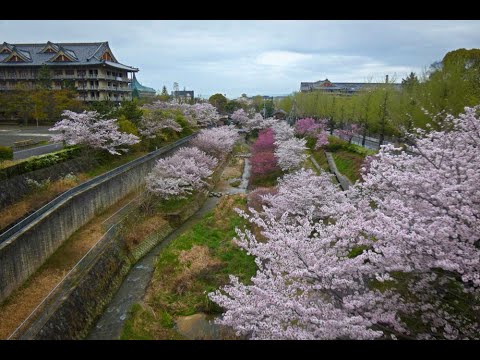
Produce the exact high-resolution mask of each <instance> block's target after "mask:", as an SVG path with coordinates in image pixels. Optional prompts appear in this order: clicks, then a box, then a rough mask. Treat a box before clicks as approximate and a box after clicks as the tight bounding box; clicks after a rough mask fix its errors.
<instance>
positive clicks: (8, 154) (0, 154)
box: [0, 146, 13, 161]
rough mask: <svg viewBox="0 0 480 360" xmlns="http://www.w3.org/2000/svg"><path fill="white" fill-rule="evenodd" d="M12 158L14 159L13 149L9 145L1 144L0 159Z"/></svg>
mask: <svg viewBox="0 0 480 360" xmlns="http://www.w3.org/2000/svg"><path fill="white" fill-rule="evenodd" d="M12 159H13V149H12V148H11V147H7V146H0V161H2V160H12Z"/></svg>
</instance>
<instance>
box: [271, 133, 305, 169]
mask: <svg viewBox="0 0 480 360" xmlns="http://www.w3.org/2000/svg"><path fill="white" fill-rule="evenodd" d="M306 143H307V142H306V140H305V139H297V138H292V139H289V140H285V141H278V140H277V141H275V145H276V147H277V148H276V150H275V157H276V158H277V159H278V165H279V166H280V168H281V169H282V170H284V171H287V170H292V169H297V168H299V167H300V165H301V164H302V163H303V162H304V161H305V160H306V159H307V155H306V154H305V150H307V147H306V146H305V145H306Z"/></svg>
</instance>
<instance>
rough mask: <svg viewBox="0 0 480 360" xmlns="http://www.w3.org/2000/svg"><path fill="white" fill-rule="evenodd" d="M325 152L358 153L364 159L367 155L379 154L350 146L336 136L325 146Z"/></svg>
mask: <svg viewBox="0 0 480 360" xmlns="http://www.w3.org/2000/svg"><path fill="white" fill-rule="evenodd" d="M325 150H327V151H329V152H336V151H340V150H345V151H349V152H352V153H356V154H358V155H361V156H363V157H366V156H367V155H375V154H376V153H377V152H376V151H375V150H370V149H367V148H364V147H363V146H359V145H355V144H349V143H348V142H347V141H345V140H342V139H339V138H337V137H335V136H329V137H328V145H326V146H325Z"/></svg>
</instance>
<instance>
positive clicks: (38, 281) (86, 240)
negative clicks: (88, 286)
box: [0, 193, 138, 339]
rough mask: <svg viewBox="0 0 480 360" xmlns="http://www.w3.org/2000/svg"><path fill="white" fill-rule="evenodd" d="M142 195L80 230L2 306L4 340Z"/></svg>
mask: <svg viewBox="0 0 480 360" xmlns="http://www.w3.org/2000/svg"><path fill="white" fill-rule="evenodd" d="M137 196H138V193H131V194H129V195H127V196H126V197H125V198H123V199H122V200H120V201H119V202H117V203H116V204H115V205H113V206H112V207H110V208H109V209H107V210H106V211H104V212H103V213H102V214H100V215H99V216H97V217H95V218H94V219H93V220H91V221H90V222H89V223H87V224H86V225H85V226H83V227H82V228H80V229H79V230H78V231H76V232H75V233H74V234H73V235H72V236H71V237H70V238H69V239H67V240H66V241H65V243H64V244H63V245H62V246H61V247H60V248H59V249H58V250H57V251H56V252H55V253H54V254H53V255H52V256H51V257H50V258H49V259H48V260H47V261H46V262H45V264H43V265H42V267H41V268H40V269H39V270H38V271H37V272H36V273H35V274H33V275H32V276H31V277H30V279H28V280H27V282H26V283H25V284H24V285H23V286H22V287H20V288H19V289H18V290H16V291H15V292H14V293H13V294H12V295H11V296H10V297H9V298H8V299H7V300H5V302H4V303H3V304H1V305H0V339H6V338H8V336H10V334H12V333H13V331H15V329H16V328H17V327H18V326H19V325H20V324H21V323H22V322H23V321H24V320H25V319H26V318H27V317H28V316H29V315H30V313H31V312H32V311H33V310H34V309H35V307H36V306H37V305H38V304H40V302H41V301H42V300H43V299H44V298H45V297H46V296H47V295H48V293H49V292H50V291H51V290H52V289H53V288H55V286H56V285H57V284H58V283H59V282H60V281H61V280H62V279H63V277H64V276H65V275H66V274H67V273H68V271H69V270H70V269H71V268H72V267H73V266H74V265H75V264H76V263H77V262H78V261H79V260H80V259H81V258H82V257H83V256H84V255H85V254H86V253H87V252H88V250H90V248H91V247H92V246H93V245H94V244H95V243H96V242H97V240H98V239H100V238H101V236H102V235H103V234H104V233H105V231H106V226H105V225H108V224H111V222H112V218H113V216H112V215H115V216H117V215H118V214H116V213H117V212H119V210H121V209H122V208H123V207H124V206H125V205H127V204H128V203H129V202H130V201H133V200H134V199H135V198H136V197H137Z"/></svg>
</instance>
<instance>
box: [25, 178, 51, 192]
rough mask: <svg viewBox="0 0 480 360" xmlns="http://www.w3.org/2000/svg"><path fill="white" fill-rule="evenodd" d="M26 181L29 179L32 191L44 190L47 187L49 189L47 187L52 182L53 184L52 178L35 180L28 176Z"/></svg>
mask: <svg viewBox="0 0 480 360" xmlns="http://www.w3.org/2000/svg"><path fill="white" fill-rule="evenodd" d="M26 181H27V185H28V187H29V188H30V190H32V191H42V190H45V189H47V188H48V187H49V186H50V184H51V181H50V178H48V179H45V180H43V181H36V180H34V179H30V178H27V179H26Z"/></svg>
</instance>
